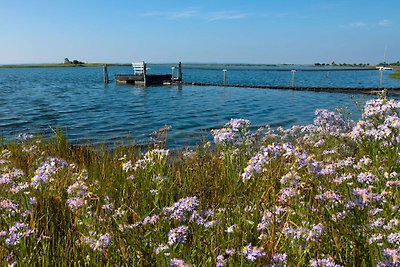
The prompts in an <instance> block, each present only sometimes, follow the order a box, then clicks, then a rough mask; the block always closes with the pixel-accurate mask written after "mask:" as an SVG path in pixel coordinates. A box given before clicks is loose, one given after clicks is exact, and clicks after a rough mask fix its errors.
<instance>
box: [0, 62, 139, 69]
mask: <svg viewBox="0 0 400 267" xmlns="http://www.w3.org/2000/svg"><path fill="white" fill-rule="evenodd" d="M104 64H107V65H108V66H130V65H131V64H128V63H111V64H109V63H85V64H64V63H46V64H8V65H0V68H2V69H6V68H7V69H14V68H78V67H101V66H103V65H104Z"/></svg>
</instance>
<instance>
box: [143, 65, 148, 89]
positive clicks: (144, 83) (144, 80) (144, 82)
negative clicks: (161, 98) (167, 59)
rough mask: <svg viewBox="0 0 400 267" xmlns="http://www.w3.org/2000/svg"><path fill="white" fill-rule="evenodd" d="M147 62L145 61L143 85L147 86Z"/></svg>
mask: <svg viewBox="0 0 400 267" xmlns="http://www.w3.org/2000/svg"><path fill="white" fill-rule="evenodd" d="M146 72H147V70H146V63H144V61H143V85H144V86H146Z"/></svg>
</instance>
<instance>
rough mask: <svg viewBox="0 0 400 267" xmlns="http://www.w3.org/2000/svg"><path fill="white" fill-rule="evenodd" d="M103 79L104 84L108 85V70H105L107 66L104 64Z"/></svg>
mask: <svg viewBox="0 0 400 267" xmlns="http://www.w3.org/2000/svg"><path fill="white" fill-rule="evenodd" d="M103 76H104V77H103V78H104V83H106V84H107V83H109V82H110V80H109V79H108V69H107V64H104V66H103Z"/></svg>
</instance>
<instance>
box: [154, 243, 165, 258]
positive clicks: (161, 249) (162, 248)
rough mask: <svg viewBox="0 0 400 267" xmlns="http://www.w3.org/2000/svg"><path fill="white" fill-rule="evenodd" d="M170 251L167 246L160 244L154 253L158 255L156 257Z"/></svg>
mask: <svg viewBox="0 0 400 267" xmlns="http://www.w3.org/2000/svg"><path fill="white" fill-rule="evenodd" d="M168 249H169V247H168V246H167V245H165V244H160V245H159V246H157V247H156V248H155V249H154V253H156V255H158V254H160V253H161V252H164V251H167V250H168Z"/></svg>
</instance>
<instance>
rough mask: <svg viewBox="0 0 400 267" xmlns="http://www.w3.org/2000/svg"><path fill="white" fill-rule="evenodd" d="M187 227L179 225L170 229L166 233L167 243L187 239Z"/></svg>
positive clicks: (172, 243) (180, 241)
mask: <svg viewBox="0 0 400 267" xmlns="http://www.w3.org/2000/svg"><path fill="white" fill-rule="evenodd" d="M187 233H188V228H187V226H183V225H182V226H179V227H177V228H173V229H171V231H169V233H168V245H169V246H172V245H174V244H175V243H185V242H186V239H187Z"/></svg>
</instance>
